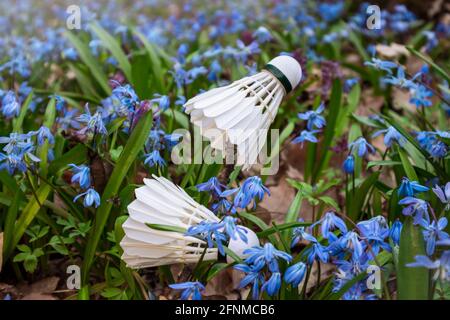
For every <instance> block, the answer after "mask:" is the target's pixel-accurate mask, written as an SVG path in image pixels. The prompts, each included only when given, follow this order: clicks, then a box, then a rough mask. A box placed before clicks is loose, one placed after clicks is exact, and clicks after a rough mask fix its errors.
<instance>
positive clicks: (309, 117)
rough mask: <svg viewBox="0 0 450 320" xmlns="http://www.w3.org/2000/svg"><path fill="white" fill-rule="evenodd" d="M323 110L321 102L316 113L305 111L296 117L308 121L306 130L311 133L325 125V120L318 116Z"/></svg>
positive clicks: (323, 106) (323, 105)
mask: <svg viewBox="0 0 450 320" xmlns="http://www.w3.org/2000/svg"><path fill="white" fill-rule="evenodd" d="M324 109H325V104H324V103H323V102H322V103H321V104H320V106H319V107H318V108H317V110H316V111H312V110H310V111H306V112H305V113H299V114H298V115H297V116H298V117H299V118H300V119H302V120H306V121H308V122H307V124H306V129H308V131H311V130H312V129H313V128H314V127H316V128H317V129H322V128H323V127H324V126H325V124H326V121H325V118H324V117H323V116H321V115H320V114H321V113H322V112H323V110H324Z"/></svg>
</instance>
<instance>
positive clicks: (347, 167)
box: [342, 155, 355, 174]
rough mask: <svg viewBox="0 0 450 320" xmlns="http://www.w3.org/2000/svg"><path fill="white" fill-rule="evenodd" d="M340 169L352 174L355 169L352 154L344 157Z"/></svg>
mask: <svg viewBox="0 0 450 320" xmlns="http://www.w3.org/2000/svg"><path fill="white" fill-rule="evenodd" d="M342 169H343V170H344V172H345V173H347V174H352V173H353V172H354V171H355V157H354V156H353V155H349V156H348V157H347V158H346V159H345V161H344V163H343V165H342Z"/></svg>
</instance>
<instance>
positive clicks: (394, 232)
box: [389, 220, 403, 246]
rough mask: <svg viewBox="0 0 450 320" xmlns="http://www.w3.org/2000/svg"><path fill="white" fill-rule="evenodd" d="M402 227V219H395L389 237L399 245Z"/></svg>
mask: <svg viewBox="0 0 450 320" xmlns="http://www.w3.org/2000/svg"><path fill="white" fill-rule="evenodd" d="M402 227H403V224H402V223H401V222H400V220H395V222H394V223H393V224H392V226H391V229H390V231H389V238H391V240H392V242H394V244H395V245H397V246H398V245H399V244H400V235H401V233H402Z"/></svg>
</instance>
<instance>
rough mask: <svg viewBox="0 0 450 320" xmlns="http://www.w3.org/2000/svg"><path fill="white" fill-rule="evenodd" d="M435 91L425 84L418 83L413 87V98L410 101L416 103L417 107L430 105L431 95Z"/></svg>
mask: <svg viewBox="0 0 450 320" xmlns="http://www.w3.org/2000/svg"><path fill="white" fill-rule="evenodd" d="M432 96H433V92H431V91H430V90H428V89H427V88H426V87H425V86H424V85H418V86H415V87H414V88H412V89H411V99H410V100H409V102H411V103H412V104H414V105H416V107H418V108H419V107H430V106H431V105H432V102H431V100H429V98H430V97H432Z"/></svg>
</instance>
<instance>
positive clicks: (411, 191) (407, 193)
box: [397, 177, 430, 197]
mask: <svg viewBox="0 0 450 320" xmlns="http://www.w3.org/2000/svg"><path fill="white" fill-rule="evenodd" d="M428 190H430V189H429V188H428V187H425V186H422V185H420V184H419V183H418V182H417V181H410V180H409V179H408V178H407V177H403V179H402V183H401V184H400V187H399V188H398V190H397V194H398V195H399V196H401V197H413V196H414V195H416V194H417V193H422V192H426V191H428Z"/></svg>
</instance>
